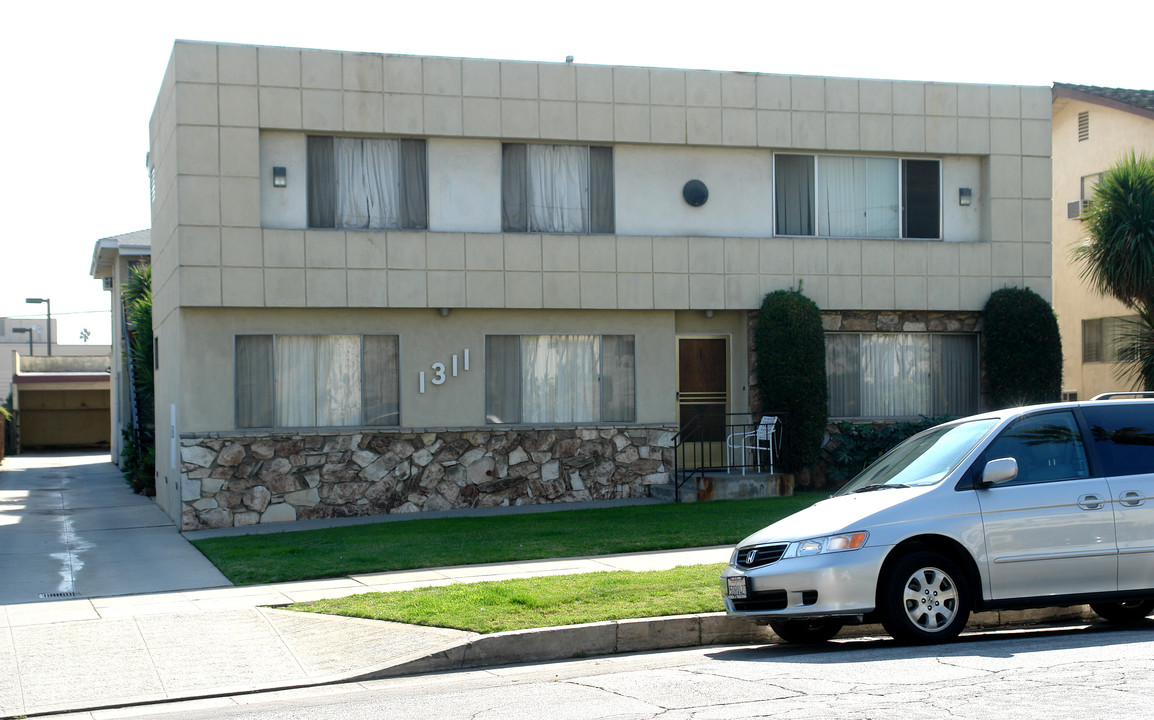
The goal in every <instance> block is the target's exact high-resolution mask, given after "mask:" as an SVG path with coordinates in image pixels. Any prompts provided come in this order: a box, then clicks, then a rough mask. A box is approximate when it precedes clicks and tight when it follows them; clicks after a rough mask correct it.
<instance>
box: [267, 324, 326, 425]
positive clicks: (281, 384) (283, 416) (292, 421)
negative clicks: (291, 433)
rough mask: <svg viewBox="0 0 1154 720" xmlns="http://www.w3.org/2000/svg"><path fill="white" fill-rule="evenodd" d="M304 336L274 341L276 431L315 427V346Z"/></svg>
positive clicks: (315, 343)
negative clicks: (289, 428) (279, 428)
mask: <svg viewBox="0 0 1154 720" xmlns="http://www.w3.org/2000/svg"><path fill="white" fill-rule="evenodd" d="M319 340H320V338H317V337H312V336H308V335H278V336H277V337H276V424H277V427H312V426H315V425H316V424H317V413H316V407H317V394H316V393H317V384H316V377H317V368H316V366H317V344H318V342H319Z"/></svg>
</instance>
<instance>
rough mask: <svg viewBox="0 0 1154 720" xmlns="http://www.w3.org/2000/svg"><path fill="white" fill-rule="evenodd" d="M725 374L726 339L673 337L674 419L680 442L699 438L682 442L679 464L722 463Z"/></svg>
mask: <svg viewBox="0 0 1154 720" xmlns="http://www.w3.org/2000/svg"><path fill="white" fill-rule="evenodd" d="M728 377H729V339H728V338H725V337H679V338H677V419H678V423H679V425H680V427H681V429H682V431H683V436H682V437H683V441H684V440H700V441H701V442H689V443H684V444H683V445H682V451H681V452H682V455H681V457H679V458H678V463H679V464H680V466H681V467H686V468H690V467H721V466H723V465H725V462H726V461H725V425H726V420H725V413H726V412H728V409H729V382H728ZM686 430H689V434H688V436H686V434H685V431H686Z"/></svg>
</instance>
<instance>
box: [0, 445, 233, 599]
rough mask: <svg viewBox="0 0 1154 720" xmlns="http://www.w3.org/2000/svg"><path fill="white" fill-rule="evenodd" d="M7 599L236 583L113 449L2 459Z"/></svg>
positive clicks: (0, 527) (1, 545)
mask: <svg viewBox="0 0 1154 720" xmlns="http://www.w3.org/2000/svg"><path fill="white" fill-rule="evenodd" d="M0 578H2V580H0V605H12V604H18V603H30V602H37V601H41V600H45V601H47V600H58V599H62V598H73V597H104V596H112V595H135V594H138V593H154V592H164V591H168V590H185V589H190V588H209V587H219V586H225V585H231V583H230V582H229V581H228V580H227V579H226V578H225V577H224V576H223V575H221V573H220V571H218V570H217V569H216V567H214V566H213V565H212V563H210V562H209V561H208V560H206V559H205V557H204V556H203V555H201V554H200V552H199V551H198V550H197V549H196V548H194V547H193V546H192V545H190V544H189V543H188V541H187V540H185V539H184V538H183V537H182V536H181V535H180V533H179V532H177V530H176V526H175V525H174V524H173V523H172V521H171V520H169V518H168V516H167V515H165V514H164V512H163V511H161V509H160V508H158V507H157V506H156V504H155V503H154V502H153V501H152V499H151V498H146V497H142V496H140V495H136V494H135V493H133V492H132V490H131V489H129V487H128V484H127V483H126V482H125V481H124V478H123V477H122V476H121V474H120V471H119V470H118V469H117V468H116V467H115V466H114V465H113V464H112V463H111V462H110V459H109V456H108V454H107V453H103V454H97V453H61V454H29V455H14V456H10V457H8V458H5V460H4V461H3V464H2V465H0Z"/></svg>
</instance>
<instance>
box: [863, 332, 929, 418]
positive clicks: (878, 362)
mask: <svg viewBox="0 0 1154 720" xmlns="http://www.w3.org/2000/svg"><path fill="white" fill-rule="evenodd" d="M861 370H862V381H861V382H862V409H861V413H862V416H864V417H908V416H913V415H926V414H929V412H930V336H929V335H907V334H901V333H894V334H882V333H879V334H876V335H862V336H861Z"/></svg>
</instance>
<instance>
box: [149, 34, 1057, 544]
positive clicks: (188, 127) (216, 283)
mask: <svg viewBox="0 0 1154 720" xmlns="http://www.w3.org/2000/svg"><path fill="white" fill-rule="evenodd" d="M150 130H151V151H150V155H149V168H150V173H151V176H152V195H153V204H152V208H153V225H152V262H153V283H154V288H153V291H154V303H155V306H154V325H155V332H156V338H157V349H158V353H157V368H156V382H157V388H156V393H157V421H158V431H157V443H158V447H157V472H158V480H157V493H158V501H159V502H160V504H161V505H162V507H164V508H165V509H166V510H167V511H168V512H169V514H171V515H173V516H174V517H182V518H183V520H182V525H183V527H184V528H186V529H189V528H196V527H204V526H221V525H234V524H248V523H256V522H274V521H280V520H292V519H304V518H311V517H329V516H344V515H358V514H372V513H385V512H411V511H418V510H431V509H446V508H453V507H471V506H491V505H502V504H519V503H529V502H555V501H566V500H576V499H602V498H620V497H631V496H637V495H643V494H644V493H645V492H646V486H647V485H648V484H653V483H660V482H665V481H666V478H667V477H668V473H669V471H670V469H671V464H672V459H673V448H672V438H673V435H674V433H676V431H677V429H678V427H679V420H680V419H683V418H684V417H686V416H687V415H689V414H692V413H695V412H700V411H701V408H702V407H708V408H711V409H716V410H723V411H730V412H745V411H748V410H750V409H751V408H750V407H749V397H750V382H751V381H750V377H751V368H750V361H749V346H750V331H749V325H750V320H751V312H752V311H753V310H755V309H756V308H758V307H759V305H760V302H761V300H762V298H763V297H764V295H765V294H766V293H767V292H769V291H772V290H776V289H781V288H795V287H798V286H800V287H801V288H802V290H803V291H804V293H805V294H806V295H807V296H809V297H811V298H812V299H814V300H815V301H816V302H817V303H818V305H819V306H820V307H821V308H822V309H823V311H824V312H825V321H826V326H827V327H826V329H827V332H828V336H827V338H828V342H827V346H828V350H827V353H828V358H829V361H828V365H829V370H830V387H831V412H832V414H833V415H834V416H839V417H898V416H910V415H917V414H919V413H925V414H932V413H939V412H954V413H959V414H960V413H964V412H969V411H971V410H975V409H977V408H978V406H979V403H980V397H979V392H980V390H979V380H978V378H979V375H980V368H979V360H978V357H979V343H978V330H979V329H980V311H981V309H982V307H983V306H984V304H985V302H986V300H987V298H988V297H989V295H990V293H991V292H992V291H993V290H995V289H998V288H1000V287H1003V286H1028V287H1031V288H1033V289H1034V290H1036V291H1037V292H1039V293H1040V294H1041V295H1042V296H1043V297H1046V298H1047V299H1049V297H1050V183H1051V179H1050V94H1049V90H1048V88H1036V87H1010V86H985V85H955V84H944V83H923V82H891V81H879V80H859V79H851V78H823V77H792V76H780V75H764V74H754V73H734V72H708V71H687V70H674V69H663V68H637V67H604V66H587V65H574V64H569V63H556V64H554V63H532V62H504V61H496V60H473V59H456V58H441V57H411V56H395V55H381V54H370V53H351V52H328V51H321V50H307V49H294V48H279V47H252V46H242V45H226V44H213V43H195V42H183V41H182V42H178V43H177V44H176V45H175V48H174V50H173V55H172V59H171V62H170V64H169V67H168V70H167V72H166V74H165V76H164V81H163V84H162V86H161V90H160V95H159V98H158V100H157V104H156V109H155V111H154V113H153V116H152V121H151V128H150ZM753 409H754V410H756V408H753Z"/></svg>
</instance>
